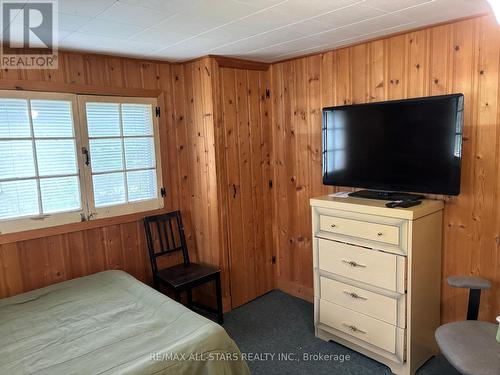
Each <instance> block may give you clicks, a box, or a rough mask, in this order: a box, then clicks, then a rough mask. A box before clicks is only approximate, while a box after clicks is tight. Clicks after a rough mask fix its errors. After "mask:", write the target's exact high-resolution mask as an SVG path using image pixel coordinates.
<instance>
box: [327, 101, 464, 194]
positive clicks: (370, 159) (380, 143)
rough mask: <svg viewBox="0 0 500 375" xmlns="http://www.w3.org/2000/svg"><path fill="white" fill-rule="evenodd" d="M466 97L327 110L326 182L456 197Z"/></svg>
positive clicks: (345, 106)
mask: <svg viewBox="0 0 500 375" xmlns="http://www.w3.org/2000/svg"><path fill="white" fill-rule="evenodd" d="M463 109H464V98H463V95H462V94H452V95H442V96H433V97H425V98H416V99H406V100H395V101H386V102H379V103H367V104H355V105H343V106H338V107H330V108H324V109H323V183H324V184H325V185H337V186H349V187H358V188H365V189H375V190H382V191H392V192H394V191H403V192H419V193H433V194H444V195H458V194H459V193H460V166H461V159H462V129H463Z"/></svg>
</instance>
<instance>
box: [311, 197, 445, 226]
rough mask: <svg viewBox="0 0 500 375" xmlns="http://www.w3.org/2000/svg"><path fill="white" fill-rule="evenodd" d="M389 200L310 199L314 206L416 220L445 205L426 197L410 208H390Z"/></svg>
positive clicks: (352, 198) (350, 198)
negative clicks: (387, 204)
mask: <svg viewBox="0 0 500 375" xmlns="http://www.w3.org/2000/svg"><path fill="white" fill-rule="evenodd" d="M387 202H389V201H384V200H377V199H365V198H354V197H346V198H344V197H332V196H329V195H324V196H322V197H316V198H312V199H311V200H310V204H311V206H312V207H323V208H331V209H336V210H343V211H351V212H359V213H364V214H372V215H379V216H388V217H394V218H399V219H408V220H415V219H418V218H420V217H423V216H427V215H429V214H432V213H434V212H437V211H440V210H442V209H443V207H444V203H443V202H442V201H439V200H434V199H424V200H423V201H422V203H421V204H419V205H418V206H413V207H409V208H401V207H395V208H388V207H386V206H385V204H386V203H387Z"/></svg>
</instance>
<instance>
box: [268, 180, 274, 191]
mask: <svg viewBox="0 0 500 375" xmlns="http://www.w3.org/2000/svg"><path fill="white" fill-rule="evenodd" d="M272 188H273V180H269V189H272Z"/></svg>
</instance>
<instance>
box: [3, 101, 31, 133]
mask: <svg viewBox="0 0 500 375" xmlns="http://www.w3.org/2000/svg"><path fill="white" fill-rule="evenodd" d="M30 136H31V131H30V122H29V117H28V101H27V100H25V99H0V138H23V137H30Z"/></svg>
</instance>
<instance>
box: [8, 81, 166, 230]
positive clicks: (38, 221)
mask: <svg viewBox="0 0 500 375" xmlns="http://www.w3.org/2000/svg"><path fill="white" fill-rule="evenodd" d="M141 94H142V93H141ZM0 98H12V99H25V100H28V111H29V121H30V133H31V134H30V138H29V139H30V140H31V141H32V142H33V144H34V142H35V139H36V138H35V137H34V133H33V123H32V122H33V121H32V114H31V105H30V101H31V100H37V99H41V100H64V101H70V102H71V115H72V122H73V136H74V140H75V152H76V155H75V156H76V161H77V167H78V171H77V173H78V174H77V176H78V182H79V185H80V186H79V187H80V203H81V207H80V209H79V210H73V211H67V212H60V213H52V214H41V215H35V216H23V217H14V218H8V219H0V236H2V235H7V234H15V233H18V232H26V231H32V230H37V229H42V230H43V229H48V228H51V227H57V226H63V225H67V224H75V223H80V222H84V221H95V220H97V219H104V218H108V219H109V218H113V217H114V218H117V217H120V216H123V217H125V216H126V215H131V214H132V215H133V214H140V213H143V212H152V211H157V210H160V209H163V208H164V207H165V199H164V195H163V194H162V191H163V176H162V172H163V170H162V158H161V147H160V121H159V118H158V116H156V115H155V110H156V108H158V106H159V104H158V98H157V97H152V96H148V97H145V96H144V97H139V96H134V97H133V96H130V97H128V96H115V95H113V94H111V95H101V94H85V95H79V94H77V93H70V92H58V91H55V90H54V91H30V90H11V89H6V90H1V89H0ZM87 101H90V102H99V101H101V102H109V103H120V104H123V103H130V104H150V105H151V117H152V124H153V144H154V148H155V170H156V184H157V197H156V199H151V200H144V201H137V202H130V203H125V204H121V205H115V206H108V207H102V208H95V204H94V193H93V184H92V170H91V164H90V165H89V166H86V165H85V155H84V154H83V152H82V149H83V147H85V148H86V149H87V150H90V147H89V138H88V126H87V121H86V111H85V103H86V102H87ZM82 104H83V110H82ZM13 139H15V138H13ZM23 139H24V137H23ZM26 139H28V138H26ZM2 140H3V139H2ZM6 140H8V139H6ZM33 147H34V146H33ZM33 157H34V162H35V164H36V156H35V155H34V156H33ZM90 158H92V155H90ZM124 163H125V160H124ZM124 167H125V166H124ZM35 168H36V170H37V172H36V174H37V175H36V177H34V178H35V179H36V180H37V185H38V186H39V181H40V176H38V166H37V165H35ZM125 173H126V172H125ZM28 179H29V178H28ZM9 180H10V179H9ZM13 180H15V178H14V179H13ZM39 204H40V203H39ZM40 208H41V207H40Z"/></svg>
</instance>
